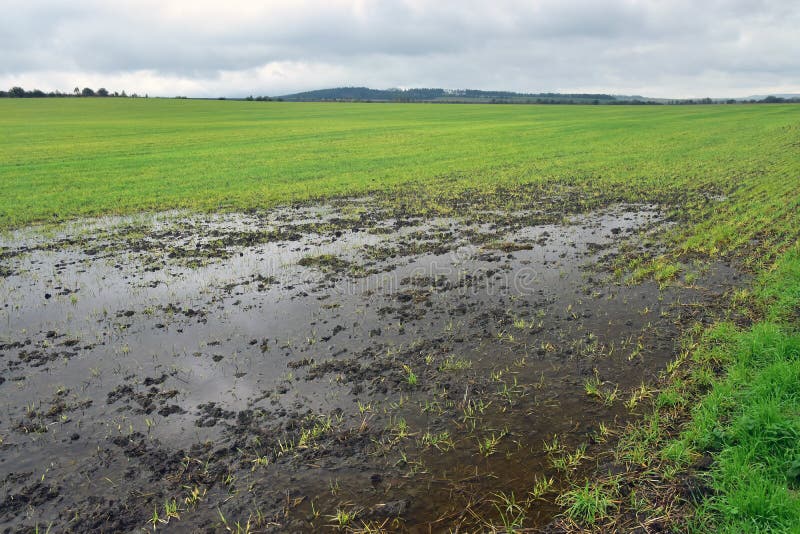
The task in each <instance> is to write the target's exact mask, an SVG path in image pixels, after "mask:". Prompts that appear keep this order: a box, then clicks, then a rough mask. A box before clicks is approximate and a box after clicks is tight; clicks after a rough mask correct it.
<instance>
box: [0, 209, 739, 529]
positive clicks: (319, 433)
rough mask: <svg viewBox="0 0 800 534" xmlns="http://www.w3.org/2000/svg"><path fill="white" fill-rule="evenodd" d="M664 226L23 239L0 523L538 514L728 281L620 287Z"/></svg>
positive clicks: (352, 224)
mask: <svg viewBox="0 0 800 534" xmlns="http://www.w3.org/2000/svg"><path fill="white" fill-rule="evenodd" d="M497 217H501V219H500V220H499V221H498V220H497ZM509 217H511V219H510V222H509ZM667 226H668V223H666V222H665V221H664V220H662V217H661V215H660V212H659V211H658V209H657V208H656V207H655V206H646V205H635V206H634V205H614V206H611V207H609V208H606V209H603V210H598V211H594V212H590V213H583V214H574V215H571V216H568V217H564V216H562V215H561V214H560V213H558V214H556V213H548V212H547V210H546V209H543V210H537V209H535V207H534V208H532V209H531V210H523V211H517V212H514V213H513V214H511V215H509V214H499V215H498V214H497V213H493V212H480V213H471V214H468V215H466V216H465V217H462V218H459V219H446V218H438V219H432V220H422V219H420V218H418V217H404V216H403V215H402V213H401V214H396V213H395V214H389V213H381V212H380V211H378V210H374V209H372V207H371V205H370V201H369V200H363V201H360V202H347V203H344V202H342V203H339V204H335V205H334V204H332V205H324V206H312V207H293V208H292V207H290V208H281V209H276V210H273V211H270V212H265V213H253V214H224V215H187V214H184V213H178V212H174V213H167V214H156V215H147V216H137V217H127V218H106V219H103V220H95V221H91V222H87V223H85V224H73V225H71V226H69V227H64V228H60V229H58V230H53V231H49V232H47V233H44V232H41V231H39V230H37V229H35V228H34V229H25V230H20V231H16V232H12V233H8V234H6V235H5V236H3V237H0V273H2V275H3V278H0V295H2V302H3V305H2V308H0V366H1V367H0V410H2V411H0V414H1V415H0V449H1V450H2V455H1V456H0V481H2V485H1V486H0V503H2V504H0V524H2V525H3V526H4V528H10V529H12V530H13V529H17V528H22V527H26V528H31V527H34V526H35V525H37V524H38V525H50V524H52V525H53V528H54V529H55V530H58V531H63V530H73V531H82V532H83V531H89V530H96V529H103V530H113V531H117V530H123V531H129V530H136V529H140V528H152V527H153V522H154V521H155V523H156V526H157V527H159V528H169V529H170V530H171V531H173V530H176V531H184V530H185V531H187V532H189V531H197V530H199V529H202V528H208V527H213V528H224V526H225V525H224V524H223V520H222V519H221V518H222V517H224V518H225V521H227V522H228V523H229V526H230V525H234V524H235V522H236V521H239V522H241V525H244V524H245V523H246V522H247V521H248V519H250V521H251V525H252V526H253V527H254V528H255V529H257V530H262V531H263V530H266V531H271V530H274V531H287V530H289V531H313V530H319V529H323V528H333V526H339V525H343V524H344V523H347V524H348V526H349V527H352V528H359V527H360V526H363V525H364V524H365V523H366V524H368V525H371V526H382V527H383V528H386V529H395V528H396V529H401V530H402V529H406V530H412V531H428V530H434V531H436V530H447V529H451V528H457V527H460V528H466V529H468V530H475V529H480V528H486V527H487V525H489V524H496V525H502V521H503V517H501V515H500V514H499V510H501V509H503V506H506V505H503V506H501V505H500V504H498V503H501V502H506V504H507V502H508V501H507V499H508V498H510V497H511V495H512V493H513V496H514V497H513V498H514V499H515V500H516V501H519V502H520V503H524V504H520V505H519V511H524V520H521V522H522V524H524V525H525V526H530V527H536V526H542V525H546V524H547V523H548V522H549V521H551V520H552V518H553V515H554V513H555V512H556V511H557V509H556V507H555V506H554V505H553V504H552V497H553V495H554V494H555V492H556V490H557V489H558V488H559V487H562V486H563V485H564V484H566V483H567V481H568V480H569V479H570V477H577V476H580V472H581V469H583V468H586V466H588V465H589V464H590V463H591V462H592V460H591V456H593V455H594V454H595V453H596V452H597V451H599V450H602V449H603V447H604V444H603V442H604V439H605V438H604V435H603V428H604V425H612V424H613V423H614V421H622V420H624V419H625V418H628V417H631V416H630V412H629V410H628V408H626V407H625V402H624V401H626V400H628V399H629V398H630V396H631V392H632V391H633V390H634V389H636V388H638V386H640V384H642V383H643V382H644V383H647V382H652V381H653V380H654V379H655V377H656V376H657V373H658V372H659V371H660V370H661V369H663V367H664V365H665V363H666V362H667V361H669V360H670V359H672V358H673V357H674V355H675V352H676V348H677V335H678V325H679V324H680V323H681V322H682V321H685V320H686V318H687V317H688V316H691V315H694V314H696V313H697V312H698V309H701V308H702V306H698V304H701V305H702V304H705V303H708V302H711V301H712V300H713V299H714V298H715V296H716V295H718V294H720V293H721V292H722V291H724V290H725V289H726V288H727V284H729V283H732V281H733V280H735V279H736V274H735V273H734V272H733V271H731V270H730V269H728V268H726V267H725V266H724V265H716V266H714V267H713V268H711V269H709V270H707V271H706V272H703V273H701V274H700V277H699V278H698V281H697V282H696V283H695V284H694V286H693V287H681V288H679V287H677V286H676V287H671V288H669V289H665V290H663V291H659V289H658V287H657V286H655V285H654V284H653V283H650V282H648V283H644V284H641V285H638V286H624V285H618V284H614V283H612V282H610V281H609V277H608V276H607V272H606V270H605V267H606V266H607V264H608V261H609V259H610V258H613V257H614V255H615V253H616V252H617V251H618V250H619V248H620V247H626V249H628V250H637V249H641V250H642V251H644V250H645V249H646V248H647V247H650V246H652V242H653V239H652V236H653V235H655V234H657V233H658V232H660V231H663V230H664V229H665V228H666V227H667ZM587 384H588V385H589V386H587ZM589 389H591V393H592V394H591V395H590V394H587V390H589ZM554 440H556V441H554ZM556 442H557V443H558V447H557V448H553V447H552V445H553V444H554V443H556ZM584 447H585V449H584ZM576 450H584V453H583V455H585V456H586V457H587V458H586V459H583V460H582V459H581V454H578V455H577V456H576V455H575V454H574V453H575V451H576ZM567 453H572V454H573V456H572V458H571V459H570V458H569V457H568V456H567ZM565 459H567V460H568V461H567V460H565ZM551 479H552V486H550V487H549V488H545V487H544V486H546V484H545V485H543V484H542V481H549V480H551ZM500 492H502V495H501V493H500ZM503 499H506V501H503ZM173 500H174V504H175V508H174V509H172V512H174V516H173V517H170V515H171V514H170V510H169V506H167V509H165V502H167V503H172V502H173ZM154 509H156V510H158V512H159V516H158V519H155V520H154V519H153V510H154ZM514 510H515V511H516V510H517V508H514ZM515 513H516V512H515ZM177 516H179V517H177ZM353 517H354V518H353ZM506 519H508V518H506ZM148 522H149V523H148ZM167 524H168V527H167Z"/></svg>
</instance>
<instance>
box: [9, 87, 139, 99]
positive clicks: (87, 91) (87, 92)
mask: <svg viewBox="0 0 800 534" xmlns="http://www.w3.org/2000/svg"><path fill="white" fill-rule="evenodd" d="M92 96H97V97H109V98H140V96H139V95H138V94H136V93H131V94H130V95H129V94H127V93H126V92H125V91H122V92H119V91H114V92H111V91H109V90H108V89H106V88H105V87H101V88H99V89H97V90H96V91H95V90H94V89H92V88H91V87H84V88H83V89H81V88H80V87H76V88H75V89H73V90H72V92H70V93H62V92H61V91H50V92H48V93H46V92H44V91H42V90H40V89H33V90H32V91H27V90H25V89H23V88H22V87H12V88H11V89H9V90H8V91H0V98H69V97H72V98H74V97H92ZM147 97H148V95H144V98H147Z"/></svg>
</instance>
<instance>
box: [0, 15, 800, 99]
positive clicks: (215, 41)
mask: <svg viewBox="0 0 800 534" xmlns="http://www.w3.org/2000/svg"><path fill="white" fill-rule="evenodd" d="M0 35H2V36H3V45H2V47H0V87H3V88H8V87H11V86H13V85H21V86H23V87H25V88H27V89H33V88H40V89H44V90H55V89H58V90H62V91H69V90H71V89H72V88H73V87H75V86H81V87H84V86H89V87H94V88H97V87H101V86H105V87H107V88H109V89H111V90H122V89H125V90H127V91H128V92H138V93H149V94H150V95H161V96H175V95H188V96H221V95H225V96H245V95H248V94H253V95H260V94H263V95H272V96H275V95H281V94H286V93H290V92H296V91H302V90H308V89H319V88H324V87H334V86H343V85H365V86H369V87H374V88H388V87H444V88H450V89H458V88H473V89H498V90H499V89H502V90H514V91H524V92H543V91H544V92H549V91H553V92H603V93H615V94H642V95H647V96H656V97H659V96H661V97H702V96H748V95H752V94H768V93H800V1H798V0H702V1H696V0H527V1H522V0H480V1H477V0H457V1H451V0H430V1H423V0H281V1H272V0H262V1H257V0H213V1H207V0H137V1H136V2H132V1H130V2H129V1H125V0H116V1H114V0H101V1H94V0H71V1H64V0H28V1H23V2H15V3H14V6H13V8H9V9H4V10H3V16H2V18H0Z"/></svg>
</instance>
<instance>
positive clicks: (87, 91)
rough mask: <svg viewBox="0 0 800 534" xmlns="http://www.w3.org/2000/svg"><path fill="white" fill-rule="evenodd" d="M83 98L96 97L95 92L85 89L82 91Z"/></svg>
mask: <svg viewBox="0 0 800 534" xmlns="http://www.w3.org/2000/svg"><path fill="white" fill-rule="evenodd" d="M81 96H94V91H93V90H92V89H91V88H89V87H84V88H83V90H82V91H81Z"/></svg>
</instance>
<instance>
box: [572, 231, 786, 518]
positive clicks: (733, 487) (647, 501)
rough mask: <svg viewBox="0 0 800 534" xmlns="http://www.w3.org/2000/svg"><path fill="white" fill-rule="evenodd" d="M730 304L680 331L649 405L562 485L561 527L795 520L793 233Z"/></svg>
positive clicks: (734, 295) (735, 294)
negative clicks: (603, 458)
mask: <svg viewBox="0 0 800 534" xmlns="http://www.w3.org/2000/svg"><path fill="white" fill-rule="evenodd" d="M729 311H730V312H731V313H730V315H729V317H728V318H723V319H721V320H719V321H716V322H715V323H714V324H712V325H702V324H699V323H698V324H696V325H695V326H694V327H693V328H692V329H691V330H690V331H689V332H687V334H686V336H685V338H684V339H683V342H682V343H683V350H682V352H681V353H680V355H679V356H678V358H677V359H676V360H675V361H674V362H672V363H671V364H670V365H669V366H668V367H667V369H666V370H665V372H664V375H663V376H662V383H661V385H660V389H659V391H657V392H656V393H655V394H654V397H653V403H652V409H651V410H650V411H649V412H647V413H645V414H644V417H643V418H641V420H639V421H637V422H636V423H633V424H630V425H629V426H628V427H627V428H625V429H623V430H622V431H621V432H620V438H619V442H618V445H617V447H616V450H615V451H614V453H613V459H612V460H611V461H610V462H605V463H602V464H600V465H602V467H599V468H598V470H597V472H596V473H595V475H594V478H592V479H590V481H589V482H588V483H586V484H585V485H583V486H577V487H575V488H574V489H573V490H571V491H569V492H567V493H565V494H563V495H561V497H560V502H561V503H562V505H563V507H564V516H563V517H562V519H561V521H560V525H561V526H562V527H563V528H564V529H565V530H568V531H572V530H581V531H583V530H587V529H588V530H597V531H609V530H616V531H633V530H637V529H639V530H640V531H643V532H649V531H655V530H658V531H663V530H667V531H674V532H795V531H797V529H798V525H800V497H798V494H797V489H798V487H800V332H799V331H798V316H800V243H797V242H795V244H794V245H793V246H791V247H789V248H788V250H786V251H785V252H784V253H783V254H781V255H780V256H779V257H778V259H777V260H776V261H775V262H774V264H773V265H772V266H771V267H769V268H767V269H765V270H764V271H762V272H761V274H760V275H758V276H757V279H756V281H755V283H754V284H753V287H752V289H739V290H737V291H736V292H735V293H734V294H733V295H732V297H731V308H730V310H729ZM743 318H744V319H743ZM746 323H749V324H746ZM609 466H612V467H609Z"/></svg>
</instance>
